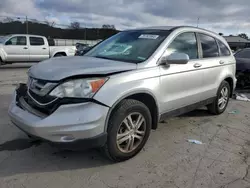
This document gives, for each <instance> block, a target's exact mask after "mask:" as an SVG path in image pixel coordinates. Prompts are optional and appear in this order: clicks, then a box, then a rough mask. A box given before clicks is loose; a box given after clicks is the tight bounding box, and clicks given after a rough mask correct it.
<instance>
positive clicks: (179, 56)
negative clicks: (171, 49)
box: [160, 53, 189, 65]
mask: <svg viewBox="0 0 250 188" xmlns="http://www.w3.org/2000/svg"><path fill="white" fill-rule="evenodd" d="M188 61H189V56H188V55H187V54H185V53H172V54H170V55H169V56H166V57H163V58H162V59H161V63H160V64H161V65H164V64H187V63H188Z"/></svg>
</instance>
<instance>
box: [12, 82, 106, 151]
mask: <svg viewBox="0 0 250 188" xmlns="http://www.w3.org/2000/svg"><path fill="white" fill-rule="evenodd" d="M25 87H26V85H24V84H23V85H21V86H20V87H19V88H18V89H17V90H16V91H15V92H14V93H13V97H12V101H11V104H10V106H9V110H8V112H9V116H10V119H11V121H12V122H13V123H14V124H15V125H16V126H17V127H19V128H20V129H21V130H23V131H24V132H25V133H27V134H28V135H31V136H35V137H39V138H42V139H44V140H47V141H50V142H53V143H57V144H62V143H65V144H68V145H72V144H74V143H79V142H80V143H82V141H83V142H85V143H87V144H86V145H88V146H93V147H96V146H101V145H104V144H105V142H106V133H105V129H104V126H105V121H106V116H107V113H108V111H109V107H106V106H103V105H100V104H97V103H94V102H84V103H77V104H64V105H61V106H59V107H58V108H57V109H56V110H55V111H54V112H53V113H51V114H49V115H46V114H44V113H41V112H40V111H38V110H36V109H34V108H32V106H30V105H29V104H28V102H27V101H26V100H25V97H24V96H22V94H20V93H23V92H24V91H21V92H20V90H25Z"/></svg>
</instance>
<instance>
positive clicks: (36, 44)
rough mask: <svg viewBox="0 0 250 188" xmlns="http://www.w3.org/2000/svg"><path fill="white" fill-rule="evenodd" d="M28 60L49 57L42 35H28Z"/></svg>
mask: <svg viewBox="0 0 250 188" xmlns="http://www.w3.org/2000/svg"><path fill="white" fill-rule="evenodd" d="M29 43H30V61H42V60H45V59H48V58H49V47H48V45H47V43H46V41H45V38H43V37H34V36H30V37H29Z"/></svg>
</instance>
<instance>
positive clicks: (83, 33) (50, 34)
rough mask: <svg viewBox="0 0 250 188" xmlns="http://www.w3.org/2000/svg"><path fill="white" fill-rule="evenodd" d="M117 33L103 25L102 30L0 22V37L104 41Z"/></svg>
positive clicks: (71, 26) (109, 26)
mask: <svg viewBox="0 0 250 188" xmlns="http://www.w3.org/2000/svg"><path fill="white" fill-rule="evenodd" d="M117 32H119V31H118V30H116V29H115V26H114V25H103V26H102V28H81V27H80V24H79V23H78V22H72V23H71V24H70V26H69V27H67V28H59V27H55V24H48V23H47V24H46V23H38V22H31V21H28V22H21V21H10V22H4V23H3V22H0V35H8V34H27V33H28V34H34V35H42V36H45V37H47V38H61V39H82V40H85V39H86V40H97V39H106V38H108V37H110V36H112V35H114V34H116V33H117Z"/></svg>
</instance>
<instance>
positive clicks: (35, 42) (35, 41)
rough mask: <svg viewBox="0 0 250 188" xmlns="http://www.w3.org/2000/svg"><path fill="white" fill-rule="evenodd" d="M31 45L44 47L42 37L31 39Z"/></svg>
mask: <svg viewBox="0 0 250 188" xmlns="http://www.w3.org/2000/svg"><path fill="white" fill-rule="evenodd" d="M30 45H31V46H42V45H44V40H43V38H40V37H30Z"/></svg>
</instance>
